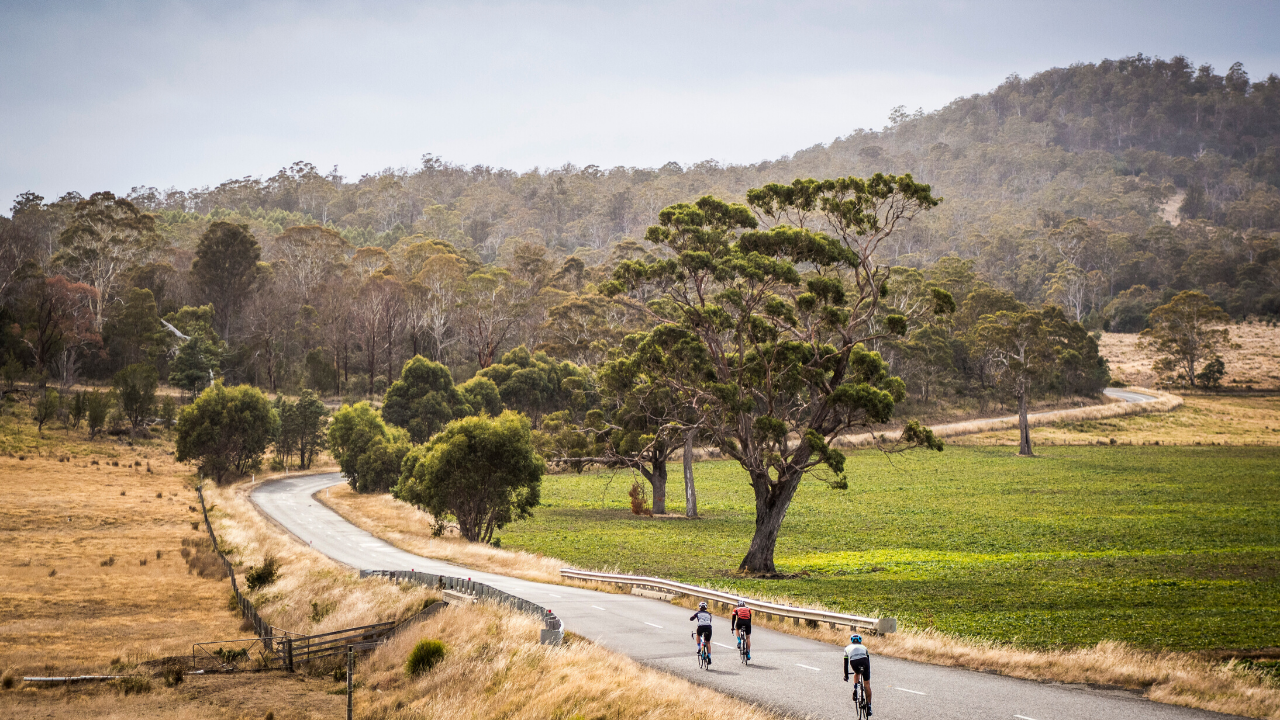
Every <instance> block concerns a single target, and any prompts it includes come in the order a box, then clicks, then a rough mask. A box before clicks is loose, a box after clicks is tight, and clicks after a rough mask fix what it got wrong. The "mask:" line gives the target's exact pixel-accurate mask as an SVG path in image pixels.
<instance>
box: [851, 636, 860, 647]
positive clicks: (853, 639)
mask: <svg viewBox="0 0 1280 720" xmlns="http://www.w3.org/2000/svg"><path fill="white" fill-rule="evenodd" d="M849 640H850V641H852V642H853V643H854V644H855V645H856V644H859V643H861V642H862V636H861V635H850V636H849Z"/></svg>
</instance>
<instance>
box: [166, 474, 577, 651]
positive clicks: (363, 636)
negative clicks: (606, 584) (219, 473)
mask: <svg viewBox="0 0 1280 720" xmlns="http://www.w3.org/2000/svg"><path fill="white" fill-rule="evenodd" d="M196 495H198V496H199V498H200V512H201V514H202V515H203V516H204V526H205V529H206V530H207V531H208V533H209V539H210V540H211V541H212V542H213V550H214V552H215V553H217V555H218V558H219V559H220V560H221V561H222V564H223V565H224V566H225V567H226V569H227V576H228V577H230V578H231V591H232V592H233V593H234V594H235V598H236V605H237V606H239V608H240V614H241V616H242V617H244V619H245V620H247V621H248V622H250V623H251V624H252V625H253V630H254V633H255V634H256V635H257V637H256V638H241V639H237V640H216V641H212V642H202V643H195V644H194V645H192V647H191V661H192V665H193V666H194V665H210V664H211V665H212V666H214V667H215V668H217V669H221V670H244V669H254V670H267V669H284V670H288V671H290V672H292V671H293V670H294V669H295V667H296V666H297V665H299V664H302V663H307V662H313V661H315V660H320V659H323V658H327V657H331V656H334V655H339V654H341V653H343V652H346V650H347V648H349V647H350V646H352V645H360V646H363V647H365V648H369V647H373V646H376V645H377V644H380V643H384V642H386V641H387V640H390V639H391V638H392V637H395V635H396V634H398V633H399V632H401V631H402V630H404V629H405V628H407V627H409V626H410V625H412V624H414V623H417V622H419V621H420V620H424V619H426V618H427V617H430V616H431V615H433V614H435V613H437V612H439V611H440V610H441V609H443V608H444V607H445V606H446V604H447V602H442V603H434V604H432V605H429V606H428V607H425V608H423V609H422V610H420V611H419V612H418V613H416V614H414V615H413V616H412V617H409V618H407V619H405V620H402V621H400V622H398V623H397V622H382V623H374V624H372V625H362V626H359V627H352V628H344V629H342V630H334V631H332V632H327V633H320V634H317V635H303V634H302V633H296V632H292V631H289V630H285V629H284V628H279V627H276V626H274V625H272V624H270V623H268V622H267V621H265V620H263V619H262V616H260V615H259V614H258V611H257V609H256V608H254V606H253V602H252V601H251V600H250V599H249V598H248V596H246V595H245V594H244V593H243V592H241V590H240V585H239V583H237V582H236V572H235V566H234V565H232V563H231V560H229V559H228V558H227V556H226V554H225V553H223V551H222V546H221V545H219V544H218V536H217V534H215V533H214V531H213V523H212V522H210V520H209V509H208V506H207V505H206V504H205V501H204V491H203V489H202V488H200V487H199V486H197V487H196ZM360 577H361V579H363V578H367V577H382V578H387V579H389V580H391V581H393V582H404V583H413V584H416V585H425V586H427V587H431V588H436V589H439V590H440V591H441V592H444V591H450V592H453V593H459V594H461V595H464V596H469V597H471V598H475V599H477V600H489V601H493V602H496V603H499V604H502V605H506V606H508V607H511V608H513V609H515V610H517V611H519V612H525V613H530V614H534V615H537V616H538V617H539V618H541V619H542V621H543V624H544V627H545V629H544V630H543V632H542V641H543V642H553V643H558V642H559V641H560V640H561V639H563V636H564V625H563V623H561V622H560V619H559V618H557V617H556V616H555V613H553V612H551V611H550V610H548V609H546V608H544V607H542V606H541V605H538V604H537V603H532V602H529V601H528V600H525V599H524V598H521V597H517V596H515V595H512V594H510V593H508V592H504V591H502V590H498V589H497V588H494V587H492V586H489V585H485V584H484V583H479V582H474V581H472V580H470V579H463V578H457V577H451V576H448V575H435V574H432V573H421V572H412V571H396V570H361V571H360Z"/></svg>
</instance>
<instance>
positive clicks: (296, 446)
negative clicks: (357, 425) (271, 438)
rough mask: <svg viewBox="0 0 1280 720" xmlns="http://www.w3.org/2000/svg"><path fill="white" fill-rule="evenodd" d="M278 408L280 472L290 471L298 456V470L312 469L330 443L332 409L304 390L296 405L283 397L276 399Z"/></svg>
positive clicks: (277, 454)
mask: <svg viewBox="0 0 1280 720" xmlns="http://www.w3.org/2000/svg"><path fill="white" fill-rule="evenodd" d="M275 408H276V415H278V416H279V417H280V432H279V434H278V435H277V436H276V441H275V445H276V457H277V458H278V459H279V460H280V461H281V469H288V466H289V461H290V459H291V458H293V456H294V455H295V454H296V455H297V456H298V469H300V470H308V469H310V468H311V463H313V462H314V461H315V458H316V456H317V455H318V454H319V453H320V451H321V450H323V449H324V448H325V447H326V445H327V444H328V435H327V433H326V418H328V417H329V409H328V408H326V407H325V406H324V403H322V402H320V399H319V398H317V397H316V395H315V393H313V392H311V391H310V390H303V391H302V395H300V396H299V397H298V399H297V401H295V402H289V400H288V399H287V398H285V397H284V396H283V395H282V396H279V397H277V398H276V403H275Z"/></svg>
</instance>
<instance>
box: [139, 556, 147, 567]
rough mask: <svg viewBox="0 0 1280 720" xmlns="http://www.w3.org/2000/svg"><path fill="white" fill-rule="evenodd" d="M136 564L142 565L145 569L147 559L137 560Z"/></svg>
mask: <svg viewBox="0 0 1280 720" xmlns="http://www.w3.org/2000/svg"><path fill="white" fill-rule="evenodd" d="M138 564H139V565H142V566H144V567H145V566H146V564H147V559H146V558H142V559H141V560H139V561H138Z"/></svg>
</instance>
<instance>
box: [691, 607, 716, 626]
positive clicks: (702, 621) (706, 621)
mask: <svg viewBox="0 0 1280 720" xmlns="http://www.w3.org/2000/svg"><path fill="white" fill-rule="evenodd" d="M689 619H690V620H697V621H698V627H702V626H703V625H706V626H707V627H711V613H709V612H707V611H706V610H699V611H698V612H696V613H694V614H693V617H691V618H689Z"/></svg>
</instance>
